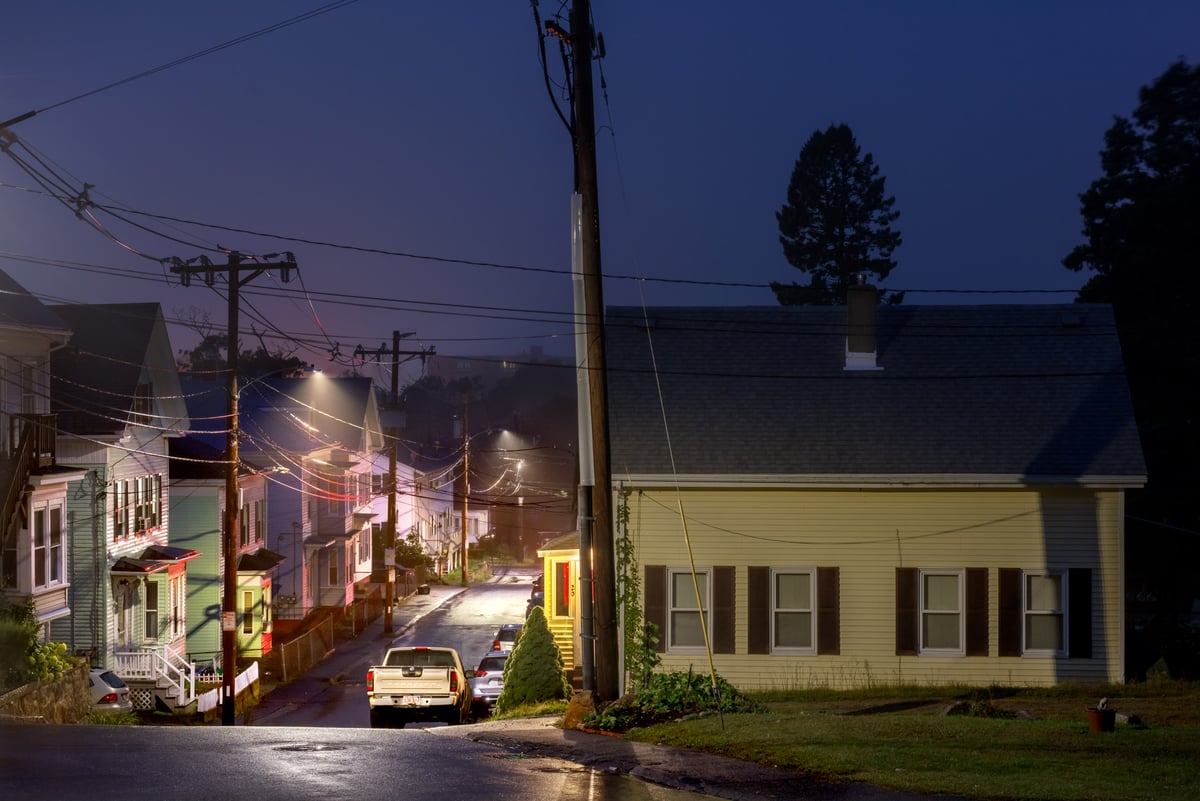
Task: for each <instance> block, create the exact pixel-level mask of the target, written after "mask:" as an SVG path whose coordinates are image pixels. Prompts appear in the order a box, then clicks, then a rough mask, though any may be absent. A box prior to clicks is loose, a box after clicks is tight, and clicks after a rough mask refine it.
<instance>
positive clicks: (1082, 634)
mask: <svg viewBox="0 0 1200 801" xmlns="http://www.w3.org/2000/svg"><path fill="white" fill-rule="evenodd" d="M1067 585H1068V586H1067V593H1068V595H1069V598H1068V601H1067V603H1068V608H1067V614H1068V615H1069V616H1070V617H1069V619H1068V623H1067V625H1068V627H1069V628H1070V631H1069V632H1068V634H1069V635H1070V639H1069V640H1068V642H1069V644H1070V645H1069V647H1070V656H1071V658H1073V659H1090V658H1091V656H1092V571H1091V568H1087V567H1073V568H1071V569H1070V570H1069V571H1067Z"/></svg>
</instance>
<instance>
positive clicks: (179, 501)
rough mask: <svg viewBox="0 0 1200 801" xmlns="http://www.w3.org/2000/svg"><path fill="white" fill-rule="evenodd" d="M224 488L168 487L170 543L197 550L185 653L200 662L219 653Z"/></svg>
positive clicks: (190, 578) (192, 564)
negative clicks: (222, 501) (222, 500)
mask: <svg viewBox="0 0 1200 801" xmlns="http://www.w3.org/2000/svg"><path fill="white" fill-rule="evenodd" d="M224 491H225V490H224V486H220V487H216V486H204V485H200V486H197V485H196V484H193V483H191V482H187V483H176V484H174V485H173V486H172V487H171V523H172V525H171V544H172V545H174V546H176V547H179V548H190V549H192V550H195V551H198V552H199V556H197V557H195V558H194V559H191V560H189V561H188V563H187V652H188V655H189V657H188V658H189V661H196V662H203V661H206V660H208V659H211V658H212V656H213V655H214V654H216V653H218V652H220V650H221V590H222V587H221V580H220V576H221V565H220V563H219V562H220V555H221V499H222V497H221V496H222V493H224Z"/></svg>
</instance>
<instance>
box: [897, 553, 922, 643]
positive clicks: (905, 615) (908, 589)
mask: <svg viewBox="0 0 1200 801" xmlns="http://www.w3.org/2000/svg"><path fill="white" fill-rule="evenodd" d="M918 582H919V579H918V574H917V569H916V568H915V567H898V568H896V656H916V655H917V618H918V615H919V612H918V611H917V610H918V607H917V584H918Z"/></svg>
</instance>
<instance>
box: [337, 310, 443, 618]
mask: <svg viewBox="0 0 1200 801" xmlns="http://www.w3.org/2000/svg"><path fill="white" fill-rule="evenodd" d="M415 334H416V332H415V331H409V332H407V333H405V334H401V333H400V332H399V331H393V332H392V352H391V361H392V376H391V384H392V394H391V397H390V398H389V399H388V404H389V405H390V406H395V405H396V399H397V398H398V397H399V396H400V356H401V355H402V354H401V351H400V340H401V338H403V337H411V336H413V335H415ZM432 353H433V349H432V348H430V349H429V350H428V351H425V350H419V351H411V350H410V351H404V352H403V355H406V356H420V357H421V360H422V362H424V360H425V357H426V356H429V355H430V354H432ZM383 354H384V348H383V346H382V345H380V346H379V350H377V351H367V350H364V349H363V347H362V345H359V346H358V347H357V348H355V349H354V355H355V357H356V358H359V359H365V358H366V357H367V356H374V357H375V358H377V359H382V358H383ZM383 437H384V439H385V440H387V442H388V480H387V488H386V490H385V491H386V492H387V530H386V531H384V533H383V547H384V553H385V555H390V561H388V563H387V564H385V565H384V567H385V569H386V570H387V598H386V601H385V603H384V607H383V632H384V634H391V633H392V631H393V626H394V623H395V621H394V619H393V615H392V607H393V606H394V605H395V603H396V439H397V438H398V437H399V432H398V431H397V430H396V428H395V426H388V427H387V428H385V429H384V430H383ZM385 561H387V557H386V556H385Z"/></svg>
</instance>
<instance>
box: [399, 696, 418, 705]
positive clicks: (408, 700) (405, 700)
mask: <svg viewBox="0 0 1200 801" xmlns="http://www.w3.org/2000/svg"><path fill="white" fill-rule="evenodd" d="M420 700H421V696H419V695H402V696H400V703H401V704H402V705H404V706H416V705H417V702H418V701H420Z"/></svg>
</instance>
